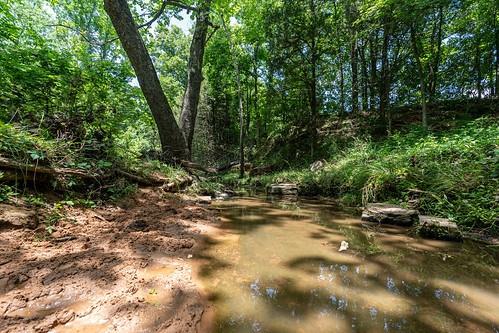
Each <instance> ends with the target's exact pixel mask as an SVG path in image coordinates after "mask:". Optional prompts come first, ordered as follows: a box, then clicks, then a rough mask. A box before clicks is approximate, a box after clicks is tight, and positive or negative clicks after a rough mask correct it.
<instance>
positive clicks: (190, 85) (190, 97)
mask: <svg viewBox="0 0 499 333" xmlns="http://www.w3.org/2000/svg"><path fill="white" fill-rule="evenodd" d="M210 5H211V0H205V1H203V2H202V4H201V5H200V7H199V11H198V14H197V18H196V25H195V28H194V35H193V36H192V43H191V49H190V57H189V65H188V72H187V87H186V89H185V94H184V101H183V103H182V113H181V114H180V129H181V130H182V133H183V134H184V137H185V140H186V142H187V148H188V149H189V154H192V151H191V149H192V139H193V137H194V128H195V126H196V116H197V113H198V104H199V97H200V93H201V82H202V81H203V57H204V49H205V45H206V35H207V32H208V25H209V15H210Z"/></svg>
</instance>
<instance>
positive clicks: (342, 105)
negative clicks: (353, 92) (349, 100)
mask: <svg viewBox="0 0 499 333" xmlns="http://www.w3.org/2000/svg"><path fill="white" fill-rule="evenodd" d="M340 112H341V114H345V77H344V74H343V61H341V64H340Z"/></svg>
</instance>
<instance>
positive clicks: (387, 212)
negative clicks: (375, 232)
mask: <svg viewBox="0 0 499 333" xmlns="http://www.w3.org/2000/svg"><path fill="white" fill-rule="evenodd" d="M362 221H367V222H377V223H382V224H394V225H401V226H412V225H414V223H416V222H417V221H418V212H417V211H416V210H413V209H406V208H402V207H400V206H396V205H391V204H386V203H372V204H368V205H367V207H366V208H364V211H363V212H362Z"/></svg>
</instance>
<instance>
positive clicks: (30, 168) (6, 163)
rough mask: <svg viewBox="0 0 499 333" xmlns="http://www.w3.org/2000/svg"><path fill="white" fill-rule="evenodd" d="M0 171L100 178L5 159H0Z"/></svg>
mask: <svg viewBox="0 0 499 333" xmlns="http://www.w3.org/2000/svg"><path fill="white" fill-rule="evenodd" d="M0 169H7V170H20V171H22V172H26V173H28V172H29V173H33V174H36V173H41V174H48V175H56V174H63V175H69V176H78V177H82V178H96V177H100V175H98V174H94V173H89V172H88V171H86V170H81V169H71V168H51V167H46V166H37V165H32V164H25V163H20V162H17V161H14V160H11V159H8V158H5V157H0Z"/></svg>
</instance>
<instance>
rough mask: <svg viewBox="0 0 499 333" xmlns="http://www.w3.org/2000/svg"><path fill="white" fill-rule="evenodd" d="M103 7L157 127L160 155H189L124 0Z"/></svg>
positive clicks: (169, 157)
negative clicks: (161, 149)
mask: <svg viewBox="0 0 499 333" xmlns="http://www.w3.org/2000/svg"><path fill="white" fill-rule="evenodd" d="M104 8H105V10H106V12H107V14H108V15H109V17H110V18H111V22H112V23H113V26H114V28H115V29H116V32H117V34H118V37H119V39H120V41H121V44H122V45H123V48H124V49H125V52H126V54H127V55H128V58H129V59H130V62H131V64H132V67H133V69H134V70H135V74H136V75H137V79H138V81H139V85H140V88H141V89H142V93H143V94H144V97H145V98H146V101H147V104H148V105H149V108H150V109H151V113H152V115H153V117H154V120H155V122H156V126H157V127H158V132H159V137H160V140H161V146H162V148H163V153H164V157H165V158H168V159H175V158H176V159H186V158H189V152H188V149H187V145H186V142H185V139H184V136H183V135H182V132H181V131H180V129H179V127H178V125H177V122H176V121H175V117H174V115H173V112H172V109H171V107H170V104H169V103H168V100H167V99H166V96H165V94H164V92H163V90H162V89H161V84H160V82H159V79H158V75H157V74H156V69H155V68H154V65H153V63H152V60H151V57H150V56H149V53H148V52H147V49H146V47H145V44H144V41H143V40H142V37H141V36H140V34H139V31H138V29H137V25H136V24H135V21H134V19H133V17H132V13H131V12H130V8H129V7H128V4H127V1H126V0H104Z"/></svg>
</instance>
